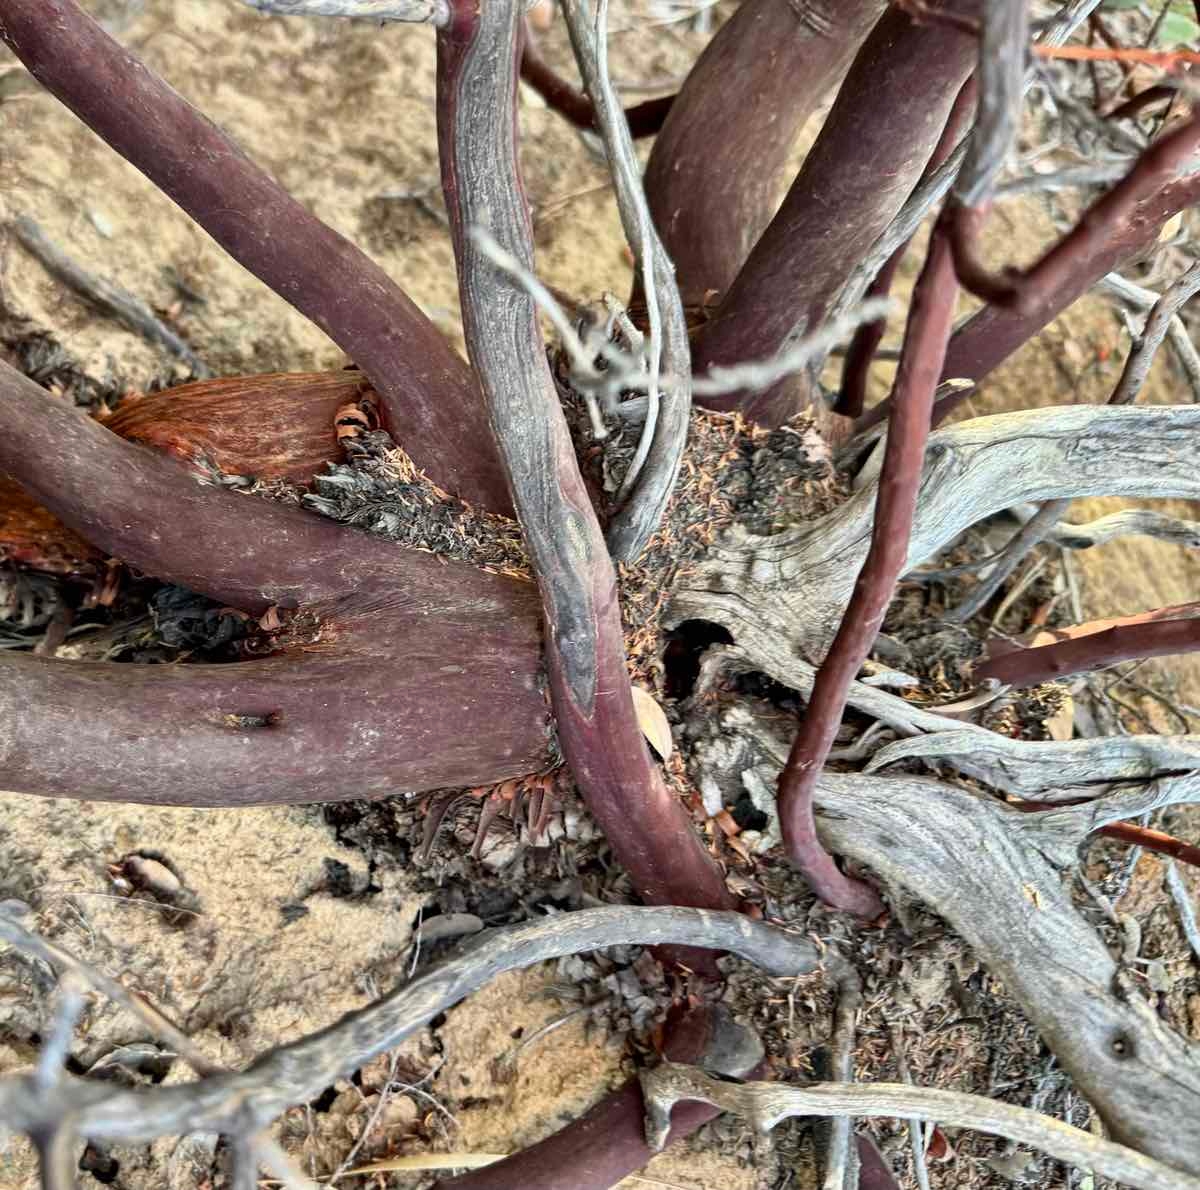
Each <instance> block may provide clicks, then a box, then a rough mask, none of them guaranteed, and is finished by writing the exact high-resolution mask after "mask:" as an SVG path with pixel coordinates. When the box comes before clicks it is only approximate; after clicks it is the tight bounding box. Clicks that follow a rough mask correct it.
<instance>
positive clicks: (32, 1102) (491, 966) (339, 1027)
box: [0, 905, 820, 1141]
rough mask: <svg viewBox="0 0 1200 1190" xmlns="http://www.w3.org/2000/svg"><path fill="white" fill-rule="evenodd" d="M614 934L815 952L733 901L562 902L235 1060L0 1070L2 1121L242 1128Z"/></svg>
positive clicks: (149, 1131) (16, 937)
mask: <svg viewBox="0 0 1200 1190" xmlns="http://www.w3.org/2000/svg"><path fill="white" fill-rule="evenodd" d="M24 933H25V931H24V930H22V929H21V927H20V926H18V925H16V923H15V922H12V921H11V919H9V918H5V917H4V916H3V915H0V940H2V941H6V942H10V943H12V944H14V945H20V944H21V935H23V934H24ZM617 945H636V946H664V945H675V946H684V945H690V946H698V947H704V948H705V949H711V950H728V951H732V952H733V953H734V954H737V955H740V956H741V957H742V958H744V959H747V960H748V961H749V962H752V963H757V964H758V965H759V966H761V967H762V968H763V969H764V970H765V971H766V972H767V973H768V974H771V975H776V976H796V975H805V974H810V973H811V972H813V971H816V970H817V969H818V966H819V963H820V955H819V954H818V953H817V949H816V947H815V946H813V945H812V944H811V943H810V942H808V941H806V940H805V939H802V938H799V937H797V936H796V935H793V934H789V933H786V932H785V931H783V930H778V929H775V928H773V927H771V926H767V925H763V924H762V923H761V922H753V921H750V919H749V918H747V917H744V916H743V915H742V914H739V913H711V912H707V911H705V910H700V909H678V908H669V909H643V908H639V907H635V906H629V905H624V906H619V907H606V908H602V909H583V910H580V911H579V912H577V913H561V914H557V915H555V916H553V917H546V918H540V919H538V920H536V921H531V922H525V923H523V924H521V925H518V926H510V927H508V928H505V929H500V930H493V931H491V932H489V933H488V934H485V935H482V936H481V937H480V938H478V939H477V940H476V941H475V942H474V944H473V945H472V946H471V948H470V949H469V950H468V951H467V953H465V954H463V955H462V956H461V957H459V958H455V959H451V960H450V961H448V962H445V963H441V964H439V965H438V966H436V967H434V968H432V969H431V970H430V971H428V972H427V973H425V974H423V975H421V976H419V977H418V978H417V979H415V980H412V981H410V982H408V983H405V984H403V985H402V986H401V987H399V988H397V989H396V990H395V991H393V992H391V993H390V994H389V995H387V996H384V997H383V998H382V999H380V1000H377V1001H376V1002H375V1003H374V1004H371V1005H369V1006H368V1007H366V1008H362V1009H359V1010H358V1011H357V1012H352V1013H348V1014H347V1015H346V1016H344V1017H342V1018H341V1020H339V1021H338V1022H337V1023H336V1024H333V1025H330V1026H329V1027H328V1028H326V1029H323V1030H321V1031H320V1032H318V1033H313V1034H310V1035H309V1036H307V1037H304V1038H302V1039H301V1040H299V1041H296V1042H293V1043H291V1044H290V1045H286V1046H281V1047H280V1048H278V1049H276V1050H272V1051H271V1052H269V1053H267V1054H264V1055H263V1056H262V1057H260V1058H258V1059H257V1060H256V1061H255V1062H253V1063H252V1064H251V1065H250V1066H249V1067H247V1068H246V1069H245V1070H241V1071H237V1072H234V1073H229V1074H217V1075H211V1076H208V1077H205V1078H202V1079H198V1080H197V1081H196V1082H192V1083H185V1084H182V1085H177V1086H158V1087H154V1088H152V1089H149V1090H126V1089H123V1088H114V1086H113V1084H111V1083H105V1082H99V1081H96V1080H88V1079H81V1078H76V1077H74V1076H72V1075H65V1076H64V1077H63V1078H62V1079H61V1080H59V1081H58V1083H57V1084H56V1085H55V1086H53V1087H51V1088H49V1089H48V1090H43V1089H42V1088H41V1087H40V1086H39V1085H38V1083H37V1081H36V1078H35V1076H33V1075H8V1076H6V1077H3V1078H0V1120H3V1122H4V1125H5V1127H6V1128H9V1129H12V1130H16V1131H22V1132H27V1133H34V1134H40V1135H49V1134H50V1133H51V1132H53V1131H54V1130H56V1129H57V1128H58V1127H59V1125H60V1124H61V1123H62V1122H63V1121H64V1120H67V1121H69V1123H70V1126H71V1127H72V1128H73V1129H74V1131H76V1132H77V1133H78V1134H79V1135H80V1136H87V1137H89V1138H91V1139H93V1140H129V1141H148V1140H152V1139H154V1138H155V1137H157V1136H168V1135H180V1134H183V1133H187V1132H217V1133H222V1134H224V1135H227V1136H248V1135H251V1134H253V1133H255V1132H257V1131H258V1130H259V1129H261V1128H264V1127H265V1126H266V1125H268V1124H269V1123H270V1122H271V1121H272V1120H273V1119H275V1118H276V1117H277V1116H278V1115H279V1114H280V1113H281V1112H283V1111H285V1110H286V1109H287V1108H288V1107H290V1106H291V1105H292V1104H294V1103H303V1102H304V1101H305V1100H308V1099H312V1098H313V1097H314V1096H316V1095H319V1094H320V1093H321V1091H322V1090H323V1089H324V1088H325V1087H328V1086H329V1085H330V1084H332V1083H333V1082H334V1081H335V1080H337V1079H339V1078H345V1077H348V1076H349V1075H350V1074H351V1073H352V1072H353V1071H355V1070H357V1069H359V1067H361V1066H363V1065H365V1064H366V1063H367V1062H369V1061H370V1060H371V1059H372V1058H373V1057H375V1056H376V1055H377V1054H380V1053H383V1052H384V1051H385V1050H389V1049H393V1048H395V1047H396V1046H397V1045H399V1043H400V1042H401V1041H403V1040H404V1038H406V1037H408V1036H409V1035H411V1034H412V1033H413V1032H415V1031H416V1030H417V1029H419V1028H421V1027H422V1026H423V1025H425V1024H426V1023H427V1022H428V1021H429V1020H431V1019H432V1018H433V1017H435V1016H436V1015H437V1014H438V1013H439V1012H442V1011H444V1010H445V1009H447V1008H450V1007H451V1006H453V1005H455V1004H457V1003H458V1002H459V1001H460V1000H462V999H463V998H464V997H466V996H469V995H470V994H471V993H472V992H475V991H478V990H479V988H481V987H483V986H485V985H486V984H488V983H490V982H491V981H492V980H493V979H495V978H496V977H497V976H498V975H501V974H503V973H504V972H505V971H513V970H516V969H518V968H521V967H529V966H532V965H533V964H534V963H541V962H545V961H546V960H547V959H555V958H559V957H560V956H562V955H568V954H576V953H578V952H579V951H584V950H597V949H600V948H602V947H606V946H617Z"/></svg>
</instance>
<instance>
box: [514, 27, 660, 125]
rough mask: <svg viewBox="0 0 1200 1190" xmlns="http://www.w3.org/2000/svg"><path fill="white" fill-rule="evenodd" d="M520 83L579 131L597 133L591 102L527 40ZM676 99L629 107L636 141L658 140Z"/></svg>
mask: <svg viewBox="0 0 1200 1190" xmlns="http://www.w3.org/2000/svg"><path fill="white" fill-rule="evenodd" d="M521 79H522V80H523V81H524V82H526V83H528V84H529V86H531V87H532V88H533V89H534V90H535V91H536V92H537V93H538V94H539V95H540V96H541V97H542V98H543V99H544V100H545V101H546V106H547V107H548V108H550V109H551V110H552V111H556V112H558V114H559V115H560V116H562V117H563V119H565V120H569V121H570V122H571V123H572V124H574V125H575V127H576V128H584V129H587V130H588V131H595V130H596V109H595V108H594V107H593V106H592V101H591V100H590V99H589V98H588V97H587V96H586V95H585V94H584V93H583V92H582V91H581V90H579V88H578V87H576V86H574V85H573V84H571V83H569V82H567V80H566V79H565V78H563V77H562V76H561V75H559V74H557V73H556V72H555V70H554V69H553V67H551V66H550V64H549V63H548V62H546V60H545V59H544V58H543V57H542V56H541V55H540V54H539V53H538V52H537V50H535V49H534V48H533V46H532V45H531V44H530V43H529V40H528V38H526V41H525V48H524V49H523V50H522V52H521ZM675 98H676V97H675V96H674V95H661V96H658V97H656V98H654V99H647V100H645V101H644V102H642V103H635V104H634V105H633V106H632V107H627V108H626V109H625V119H626V120H627V121H628V122H629V131H630V132H631V133H632V134H633V135H634V136H635V137H637V138H641V137H645V136H655V135H656V134H657V133H658V131H659V130H660V129H661V128H662V126H663V122H664V121H665V120H666V118H667V113H668V112H670V110H671V105H672V104H673V103H674V102H675Z"/></svg>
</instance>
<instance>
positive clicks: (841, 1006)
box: [823, 956, 862, 1190]
mask: <svg viewBox="0 0 1200 1190" xmlns="http://www.w3.org/2000/svg"><path fill="white" fill-rule="evenodd" d="M826 966H827V967H828V969H829V971H830V974H831V975H833V977H834V979H835V981H836V983H837V1007H836V1008H835V1009H834V1017H833V1037H832V1040H831V1046H830V1048H831V1055H830V1067H831V1069H830V1073H831V1075H832V1077H833V1079H834V1080H835V1081H836V1082H839V1083H846V1084H850V1083H853V1082H854V1049H855V1032H856V1029H857V1025H858V1010H859V1009H860V1008H861V1007H862V980H861V979H860V978H859V976H858V972H857V971H856V970H855V969H854V966H853V964H852V963H850V962H849V961H848V960H846V959H844V958H842V957H841V956H830V957H829V958H828V959H826ZM853 1135H854V1133H853V1129H852V1128H851V1126H850V1117H849V1116H835V1117H834V1120H833V1123H832V1125H831V1127H830V1134H829V1160H828V1163H827V1165H826V1167H825V1181H824V1183H823V1190H854V1187H855V1186H857V1184H858V1181H857V1178H855V1179H854V1181H853V1184H851V1180H850V1178H849V1176H848V1175H849V1173H850V1142H851V1140H852V1139H853Z"/></svg>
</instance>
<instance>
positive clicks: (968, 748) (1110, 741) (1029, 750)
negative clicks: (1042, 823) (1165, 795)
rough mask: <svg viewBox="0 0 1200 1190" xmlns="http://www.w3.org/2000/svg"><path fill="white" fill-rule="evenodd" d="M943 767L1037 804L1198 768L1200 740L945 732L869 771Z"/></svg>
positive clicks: (898, 749) (899, 745)
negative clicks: (901, 764) (922, 763)
mask: <svg viewBox="0 0 1200 1190" xmlns="http://www.w3.org/2000/svg"><path fill="white" fill-rule="evenodd" d="M913 759H920V760H926V761H945V762H946V763H948V764H951V765H953V766H954V767H955V768H956V769H958V770H959V771H960V772H963V773H966V774H967V775H968V776H970V777H975V778H976V779H977V780H980V781H984V782H986V783H987V784H988V785H990V786H992V788H993V789H999V790H1002V791H1003V792H1004V793H1013V794H1017V795H1018V796H1020V797H1025V798H1029V799H1030V800H1033V801H1043V802H1048V801H1055V802H1056V801H1069V800H1071V799H1072V798H1077V797H1094V796H1095V795H1096V794H1098V793H1103V792H1104V790H1105V787H1106V786H1109V785H1113V784H1116V783H1117V782H1122V781H1152V780H1156V779H1157V778H1159V777H1167V776H1174V775H1179V774H1182V773H1190V772H1195V771H1196V770H1200V735H1184V736H1158V735H1145V736H1137V735H1128V736H1107V737H1101V738H1098V739H1086V740H1062V741H1059V740H1014V739H1012V738H1011V737H1010V736H1006V735H1001V734H1000V733H999V732H992V731H988V732H982V731H979V730H969V731H943V732H941V733H939V734H937V735H925V736H917V737H915V738H913V739H907V740H897V741H895V743H891V744H885V745H884V746H883V747H882V748H880V749H879V751H878V752H876V753H875V755H874V756H873V757H872V758H871V760H870V762H869V763H868V765H867V767H866V772H868V773H875V772H878V771H879V770H880V769H883V768H886V767H887V766H888V765H890V764H895V763H896V762H897V761H901V760H913Z"/></svg>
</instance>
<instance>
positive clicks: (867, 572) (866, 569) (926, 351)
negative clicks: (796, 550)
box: [779, 225, 957, 917]
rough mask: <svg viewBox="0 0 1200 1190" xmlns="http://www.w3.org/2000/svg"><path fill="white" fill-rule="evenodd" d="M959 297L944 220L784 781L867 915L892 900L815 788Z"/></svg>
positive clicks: (889, 568)
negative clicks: (851, 861)
mask: <svg viewBox="0 0 1200 1190" xmlns="http://www.w3.org/2000/svg"><path fill="white" fill-rule="evenodd" d="M956 297H957V286H956V285H955V283H954V264H953V260H952V259H951V255H950V247H949V245H948V244H947V243H946V238H945V233H944V230H943V229H942V227H941V226H940V225H939V226H938V227H937V228H935V229H934V232H933V236H932V238H931V240H930V245H929V255H928V257H927V258H926V261H925V266H924V268H923V269H922V271H921V276H920V279H919V280H918V281H917V286H916V289H915V290H914V291H913V301H912V306H911V309H910V311H909V317H908V327H907V330H906V332H905V337H904V347H903V350H902V353H901V357H900V366H899V370H898V373H897V376H896V385H895V389H894V390H893V391H894V395H895V413H894V414H893V419H892V426H891V430H890V433H889V434H888V438H887V445H886V447H885V452H884V458H883V466H882V469H881V472H880V476H879V495H878V498H877V500H876V505H875V521H874V525H873V527H872V530H871V546H870V549H869V550H868V552H867V557H866V560H865V561H864V562H863V567H862V570H861V571H860V572H859V575H858V579H857V581H856V583H855V586H854V594H853V595H852V596H851V598H850V603H849V606H848V607H847V608H846V611H845V613H844V614H843V616H842V622H841V624H840V625H839V627H838V632H837V636H836V637H835V638H834V641H833V644H832V645H831V646H830V649H829V653H828V655H827V656H826V657H825V660H824V661H823V662H822V663H821V667H820V668H819V669H818V670H817V676H816V680H815V682H814V683H813V691H812V695H811V697H810V698H809V700H808V708H807V710H806V711H805V714H804V720H803V722H802V723H801V725H800V731H799V733H798V734H797V736H796V739H795V742H794V743H793V745H792V750H791V754H790V755H789V756H788V762H787V766H786V767H785V768H784V771H783V774H782V776H781V777H780V780H779V818H780V823H781V826H782V828H783V837H784V842H785V844H786V845H787V849H788V854H789V855H790V856H791V858H792V861H793V862H794V863H795V864H796V866H797V867H799V868H800V870H801V871H802V872H803V873H804V875H805V876H806V877H807V878H808V880H809V882H810V883H811V884H812V885H813V888H814V889H815V890H816V892H817V893H818V895H819V896H820V897H821V898H822V899H823V900H825V901H827V902H828V903H829V904H831V905H835V906H837V907H838V908H840V909H846V910H849V911H850V912H852V913H857V914H858V915H859V916H862V917H875V916H877V915H878V914H879V912H880V911H881V909H882V903H881V902H880V900H879V898H878V896H877V895H876V894H875V893H874V892H873V891H872V890H871V889H869V888H868V887H867V886H866V885H864V884H862V883H861V882H859V881H850V880H847V879H846V877H845V876H843V875H842V873H841V872H840V871H838V869H837V867H836V866H835V865H834V863H833V860H832V859H831V858H830V857H829V856H828V854H826V852H825V851H824V850H823V849H822V847H821V845H820V842H819V840H818V839H817V831H816V823H815V821H814V818H813V793H814V790H815V789H816V784H817V781H818V779H819V777H820V775H821V768H822V766H823V765H824V763H825V758H826V757H827V756H828V755H829V749H830V748H831V747H832V745H833V741H834V738H835V737H836V735H837V731H838V728H839V726H840V725H841V721H842V713H843V712H844V711H845V708H846V695H847V692H848V691H849V689H850V683H851V682H852V681H853V680H854V678H855V677H856V676H857V674H858V671H859V669H860V668H861V667H862V663H863V662H864V661H865V660H866V659H867V655H868V654H869V652H870V650H871V646H872V645H873V644H874V643H875V638H876V637H877V636H878V635H879V628H880V625H881V624H882V623H883V617H884V615H885V613H886V612H887V609H888V604H889V603H890V602H891V599H892V595H893V593H894V592H895V589H896V583H897V582H898V581H899V579H900V576H901V574H902V573H903V571H904V566H905V559H906V556H907V552H908V541H909V535H910V532H911V529H912V519H913V513H914V512H915V510H916V505H917V491H918V489H919V487H920V482H921V468H922V464H923V461H924V457H925V443H926V440H927V438H928V436H929V423H930V414H931V411H932V408H933V398H934V392H935V390H936V388H937V380H938V375H939V374H940V372H941V367H942V356H943V355H944V353H945V350H946V341H947V340H948V338H949V336H950V325H951V322H952V320H953V317H954V304H955V299H956Z"/></svg>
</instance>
